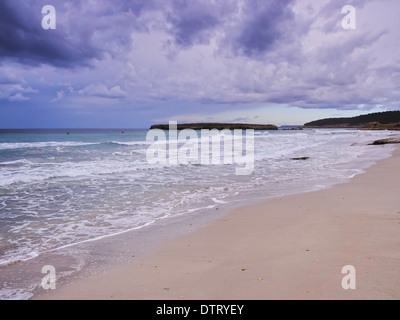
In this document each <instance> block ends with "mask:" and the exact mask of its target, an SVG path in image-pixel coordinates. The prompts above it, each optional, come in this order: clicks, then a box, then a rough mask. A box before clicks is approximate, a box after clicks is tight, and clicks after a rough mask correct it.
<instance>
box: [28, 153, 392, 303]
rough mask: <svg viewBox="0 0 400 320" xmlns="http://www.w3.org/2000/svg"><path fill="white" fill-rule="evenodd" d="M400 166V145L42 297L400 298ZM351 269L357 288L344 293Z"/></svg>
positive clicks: (234, 211) (230, 214)
mask: <svg viewBox="0 0 400 320" xmlns="http://www.w3.org/2000/svg"><path fill="white" fill-rule="evenodd" d="M399 160H400V148H396V149H395V151H394V152H393V155H392V156H391V157H390V158H387V159H383V160H380V161H379V162H378V163H377V164H375V165H373V166H372V167H370V168H368V169H367V170H366V172H365V173H363V174H360V175H357V176H356V177H354V178H353V179H351V180H350V181H349V182H347V183H344V184H339V185H334V186H333V187H330V188H328V189H323V190H320V191H313V192H309V193H302V194H295V195H288V196H284V197H277V198H272V199H268V200H265V201H263V202H262V203H258V204H255V205H250V206H246V207H240V208H236V209H234V210H232V211H231V212H229V213H227V214H224V215H222V216H221V217H218V218H217V219H216V220H215V221H212V222H210V223H209V224H207V225H205V226H203V227H200V228H199V229H196V230H195V231H193V232H191V233H188V234H185V235H180V236H177V237H175V238H173V239H168V240H167V241H166V242H165V243H163V244H161V245H160V246H159V247H158V249H157V251H155V252H154V253H151V254H150V255H148V256H144V257H140V258H138V259H137V260H135V261H133V262H129V263H124V264H123V265H120V266H116V267H114V268H112V269H111V270H108V271H107V272H105V273H104V274H97V275H94V276H93V277H90V278H87V279H76V280H74V281H72V282H71V283H70V284H68V285H67V286H63V287H60V288H58V289H57V290H55V291H53V292H46V293H45V294H43V295H35V296H34V297H33V299H150V300H153V299H172V300H175V299H217V300H219V299H245V300H247V299H398V298H400V281H399V280H397V275H398V274H399V272H400V253H398V250H397V248H398V244H399V243H400V233H399V232H398V231H399V228H400V215H399V214H400V200H398V195H397V193H398V192H397V191H398V190H399V185H400V171H399V170H396V166H397V164H398V163H399ZM250 248H251V249H250ZM345 265H354V266H355V268H356V272H357V289H356V290H348V291H346V290H343V288H342V287H341V281H342V278H343V277H344V275H343V274H342V273H341V270H342V267H343V266H345Z"/></svg>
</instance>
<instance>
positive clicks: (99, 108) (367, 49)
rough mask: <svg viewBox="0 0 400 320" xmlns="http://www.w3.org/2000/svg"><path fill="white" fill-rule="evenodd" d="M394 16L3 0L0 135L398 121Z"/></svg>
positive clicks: (277, 3)
mask: <svg viewBox="0 0 400 320" xmlns="http://www.w3.org/2000/svg"><path fill="white" fill-rule="evenodd" d="M45 5H52V6H53V7H54V8H55V11H56V20H55V27H56V28H55V29H44V28H43V27H42V20H44V22H45V23H48V22H49V20H48V19H47V17H46V12H45V13H44V14H43V13H42V8H43V6H45ZM346 5H352V6H353V7H354V8H355V10H356V11H355V17H356V20H355V21H356V25H355V26H356V28H355V29H345V28H343V26H342V20H343V19H344V18H345V17H346V14H347V13H342V8H343V7H344V6H346ZM399 12H400V1H398V0H331V1H327V0H318V1H315V0H113V1H106V0H87V1H81V0H69V1H65V0H45V1H42V0H30V1H23V0H1V1H0V128H147V127H148V126H149V125H152V124H154V123H167V122H168V121H178V122H181V123H184V122H241V123H265V124H270V123H271V124H276V125H284V124H286V125H295V124H304V123H305V122H308V121H313V120H317V119H321V118H329V117H343V116H345V117H347V116H356V115H360V114H366V113H371V112H379V111H388V110H399V109H400V87H399V83H400V55H399V52H400V50H399V49H400V28H399V22H398V13H399Z"/></svg>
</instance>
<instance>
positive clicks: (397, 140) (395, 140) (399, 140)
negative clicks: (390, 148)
mask: <svg viewBox="0 0 400 320" xmlns="http://www.w3.org/2000/svg"><path fill="white" fill-rule="evenodd" d="M395 143H400V138H389V139H382V140H376V141H374V142H373V143H371V144H370V145H374V146H379V145H382V144H395Z"/></svg>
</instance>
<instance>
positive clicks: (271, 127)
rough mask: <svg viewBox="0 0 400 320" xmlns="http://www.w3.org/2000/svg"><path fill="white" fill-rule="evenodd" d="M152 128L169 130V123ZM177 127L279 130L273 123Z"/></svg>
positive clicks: (185, 124) (181, 125)
mask: <svg viewBox="0 0 400 320" xmlns="http://www.w3.org/2000/svg"><path fill="white" fill-rule="evenodd" d="M150 129H151V130H153V129H161V130H169V125H168V124H156V125H153V126H151V128H150ZM177 129H178V130H185V129H193V130H202V129H208V130H212V129H217V130H224V129H229V130H235V129H241V130H247V129H253V130H278V127H277V126H274V125H272V124H243V123H184V124H178V126H177Z"/></svg>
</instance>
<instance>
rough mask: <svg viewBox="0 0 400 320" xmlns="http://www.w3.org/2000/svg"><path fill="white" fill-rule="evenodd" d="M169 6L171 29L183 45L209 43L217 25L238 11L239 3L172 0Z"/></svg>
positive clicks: (178, 41) (178, 42)
mask: <svg viewBox="0 0 400 320" xmlns="http://www.w3.org/2000/svg"><path fill="white" fill-rule="evenodd" d="M168 7H169V10H167V11H168V13H167V16H166V17H167V21H168V22H169V23H171V25H172V27H171V29H170V30H169V31H170V33H171V34H172V35H173V36H174V39H175V43H176V44H178V45H179V46H182V47H189V46H192V45H193V44H198V43H208V41H209V39H210V35H211V33H212V32H214V31H215V30H216V27H217V26H219V25H221V24H222V23H223V22H224V21H225V19H229V17H230V16H231V14H232V13H234V12H236V11H237V3H235V2H232V1H229V0H225V1H217V2H214V1H209V0H172V1H171V3H170V5H169V6H168Z"/></svg>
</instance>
